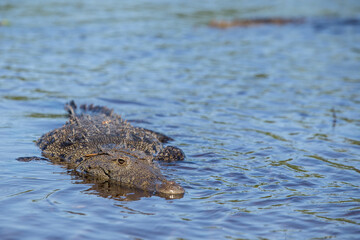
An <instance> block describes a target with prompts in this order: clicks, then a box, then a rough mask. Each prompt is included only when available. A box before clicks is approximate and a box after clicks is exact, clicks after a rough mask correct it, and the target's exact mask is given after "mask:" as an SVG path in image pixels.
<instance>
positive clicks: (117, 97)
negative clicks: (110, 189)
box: [0, 0, 360, 239]
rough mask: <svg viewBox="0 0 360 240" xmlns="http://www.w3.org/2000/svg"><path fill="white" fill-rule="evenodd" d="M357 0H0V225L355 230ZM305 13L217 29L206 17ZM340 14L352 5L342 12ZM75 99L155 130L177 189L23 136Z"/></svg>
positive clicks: (40, 234) (36, 235)
mask: <svg viewBox="0 0 360 240" xmlns="http://www.w3.org/2000/svg"><path fill="white" fill-rule="evenodd" d="M359 13H360V4H359V2H358V1H341V0H338V1H336V0H333V1H325V0H324V1H316V3H314V2H313V1H302V3H301V4H300V3H297V1H280V0H279V1H271V2H269V1H256V3H255V2H252V1H251V2H250V1H197V2H194V1H164V0H158V1H147V0H141V1H114V0H103V1H81V0H77V1H60V0H46V1H45V0H39V1H7V0H5V1H1V3H0V22H1V26H0V109H1V117H0V137H1V144H0V169H1V170H0V204H1V214H0V237H1V239H118V238H120V239H152V238H155V237H156V239H205V238H206V239H330V238H331V239H356V238H358V236H359V234H360V226H359V225H360V192H359V191H360V189H359V186H360V184H359V174H360V160H359V159H360V94H359V92H360V70H359V69H360V24H359V22H358V21H359V19H360V14H359ZM271 16H275V17H296V18H297V17H304V18H305V19H306V21H305V22H304V24H296V25H294V24H290V25H284V26H271V25H269V26H258V27H249V28H231V29H226V30H223V29H214V28H211V27H209V26H208V25H207V23H208V22H210V21H211V20H214V19H216V20H231V19H236V18H254V17H271ZM349 19H350V20H351V21H348V20H349ZM71 99H74V100H76V101H77V102H79V103H95V104H99V105H106V106H108V107H111V108H114V110H115V112H117V113H119V114H121V115H122V116H123V117H125V118H126V119H129V120H131V121H132V122H133V124H134V125H137V126H142V127H146V128H149V129H153V130H156V131H159V132H163V133H165V134H167V135H169V136H171V137H173V138H174V139H176V140H175V141H174V142H173V143H172V144H174V145H177V146H179V147H181V148H182V149H183V150H184V152H185V153H186V155H187V159H186V161H184V162H180V163H177V164H168V165H165V164H163V165H162V166H161V167H162V171H163V173H164V174H165V175H166V176H167V177H168V178H170V179H173V180H175V181H177V182H178V183H180V184H181V185H182V186H183V187H184V188H185V190H186V193H185V196H184V197H183V198H181V199H174V200H168V199H164V198H160V197H157V196H143V197H137V196H132V195H131V193H126V192H125V193H122V194H123V195H121V194H119V195H118V196H117V197H113V194H108V193H106V192H105V193H104V192H101V189H104V188H103V187H101V186H100V187H99V186H98V185H96V184H94V183H91V182H86V181H85V182H84V181H83V180H81V179H78V178H76V177H74V176H73V175H71V174H70V173H69V172H68V171H67V170H66V169H65V168H63V167H61V166H58V165H53V164H51V163H49V162H41V161H39V162H29V163H24V162H18V161H16V160H15V159H16V158H17V157H21V156H33V155H40V151H39V149H37V147H36V146H35V144H34V142H33V141H34V140H36V139H37V138H39V137H40V136H41V135H42V134H44V133H46V132H47V131H50V130H52V129H54V128H57V127H60V126H61V125H62V124H63V123H64V122H65V121H66V115H65V114H64V110H63V106H64V104H65V103H66V102H67V101H69V100H71Z"/></svg>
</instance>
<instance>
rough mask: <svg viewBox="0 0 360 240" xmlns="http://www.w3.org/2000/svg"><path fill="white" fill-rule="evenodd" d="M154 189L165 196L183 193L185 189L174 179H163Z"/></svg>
mask: <svg viewBox="0 0 360 240" xmlns="http://www.w3.org/2000/svg"><path fill="white" fill-rule="evenodd" d="M156 191H157V192H158V193H160V194H164V195H167V196H171V195H183V194H184V193H185V190H184V189H183V188H182V187H181V186H180V185H179V184H177V183H176V182H174V181H164V182H162V183H161V184H157V185H156Z"/></svg>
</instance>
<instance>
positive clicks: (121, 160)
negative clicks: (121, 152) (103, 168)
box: [116, 158, 126, 165]
mask: <svg viewBox="0 0 360 240" xmlns="http://www.w3.org/2000/svg"><path fill="white" fill-rule="evenodd" d="M116 161H117V162H118V163H119V164H121V165H122V164H124V163H125V162H126V161H125V160H124V159H121V158H119V159H117V160H116Z"/></svg>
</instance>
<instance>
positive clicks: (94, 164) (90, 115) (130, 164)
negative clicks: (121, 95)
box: [18, 101, 185, 198]
mask: <svg viewBox="0 0 360 240" xmlns="http://www.w3.org/2000/svg"><path fill="white" fill-rule="evenodd" d="M65 109H66V110H67V111H68V113H69V121H68V122H67V123H66V124H65V125H64V126H62V127H61V128H58V129H55V130H53V131H50V132H48V133H46V134H44V135H43V136H42V137H41V138H40V139H39V140H38V141H37V145H38V146H39V147H40V149H41V150H42V155H43V156H44V157H45V158H46V159H50V160H51V161H52V162H53V163H55V164H62V165H65V166H66V167H67V168H69V169H73V170H75V171H74V172H76V174H78V175H80V176H82V177H84V178H87V179H89V178H91V179H93V180H94V182H97V183H99V182H109V184H110V185H112V186H123V187H125V188H133V189H134V188H135V189H140V190H143V191H145V192H147V193H149V194H157V195H159V196H163V197H166V198H179V197H182V196H183V194H184V189H183V188H182V187H181V186H180V185H178V184H177V183H175V182H173V181H168V180H167V179H166V178H165V177H164V176H163V175H162V174H161V172H160V169H159V167H158V166H157V164H156V163H155V162H153V160H158V161H165V162H172V161H178V160H183V159H184V158H185V155H184V153H183V152H182V150H181V149H179V148H177V147H174V146H166V147H164V146H163V143H166V142H168V141H170V140H172V139H171V138H170V137H168V136H165V135H164V134H161V133H158V132H154V131H151V130H148V129H144V128H140V127H134V126H132V125H131V124H129V123H128V122H127V121H125V120H123V119H122V118H121V117H120V116H119V115H117V114H114V113H113V111H112V110H111V109H108V108H106V107H101V106H94V105H81V107H80V109H77V106H76V104H75V103H74V102H73V101H71V102H70V103H69V104H66V106H65ZM78 110H80V112H81V113H77V111H78ZM33 159H39V158H36V157H30V158H19V159H18V160H19V161H29V160H33Z"/></svg>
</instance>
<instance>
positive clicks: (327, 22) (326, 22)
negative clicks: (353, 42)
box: [208, 17, 360, 29]
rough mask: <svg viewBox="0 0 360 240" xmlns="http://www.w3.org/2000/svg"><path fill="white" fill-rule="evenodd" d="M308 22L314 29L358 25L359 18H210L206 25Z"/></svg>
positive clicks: (220, 27) (248, 25)
mask: <svg viewBox="0 0 360 240" xmlns="http://www.w3.org/2000/svg"><path fill="white" fill-rule="evenodd" d="M305 23H310V24H311V25H312V26H313V27H315V28H316V29H323V28H326V27H329V26H336V25H340V26H351V25H353V26H359V25H360V19H358V18H281V17H272V18H249V19H234V20H230V21H226V20H212V21H210V22H209V23H208V25H209V26H210V27H212V28H219V29H228V28H233V27H242V28H246V27H255V26H263V25H274V26H282V25H290V24H291V25H300V24H305Z"/></svg>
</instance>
